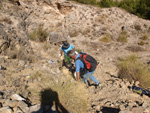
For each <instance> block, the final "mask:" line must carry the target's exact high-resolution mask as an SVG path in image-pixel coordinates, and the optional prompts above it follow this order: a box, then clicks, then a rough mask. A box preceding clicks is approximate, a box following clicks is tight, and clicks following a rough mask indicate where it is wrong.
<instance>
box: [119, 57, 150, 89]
mask: <svg viewBox="0 0 150 113" xmlns="http://www.w3.org/2000/svg"><path fill="white" fill-rule="evenodd" d="M118 68H119V74H118V76H119V77H120V78H126V79H128V80H129V81H130V82H131V81H132V80H135V81H139V82H140V85H141V86H142V87H145V88H147V87H150V82H149V81H150V70H149V69H148V67H147V66H146V65H144V64H143V63H142V62H140V61H139V60H138V58H137V56H136V55H130V56H128V57H125V58H120V59H119V62H118Z"/></svg>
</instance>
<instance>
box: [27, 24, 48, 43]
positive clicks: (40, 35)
mask: <svg viewBox="0 0 150 113" xmlns="http://www.w3.org/2000/svg"><path fill="white" fill-rule="evenodd" d="M29 36H30V39H31V40H33V41H40V42H44V41H46V38H47V36H48V31H47V30H46V29H44V28H43V26H41V25H39V26H38V28H37V29H35V30H34V31H33V32H31V33H30V34H29Z"/></svg>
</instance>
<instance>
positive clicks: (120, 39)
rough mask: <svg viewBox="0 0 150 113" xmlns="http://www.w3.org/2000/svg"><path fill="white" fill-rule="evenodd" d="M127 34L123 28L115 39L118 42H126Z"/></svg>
mask: <svg viewBox="0 0 150 113" xmlns="http://www.w3.org/2000/svg"><path fill="white" fill-rule="evenodd" d="M127 36H128V34H127V32H126V31H125V30H123V31H122V32H121V34H120V35H119V37H118V39H117V41H118V42H123V43H126V42H128V39H127Z"/></svg>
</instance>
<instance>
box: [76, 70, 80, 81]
mask: <svg viewBox="0 0 150 113" xmlns="http://www.w3.org/2000/svg"><path fill="white" fill-rule="evenodd" d="M76 75H77V78H76V79H77V81H79V80H80V72H76Z"/></svg>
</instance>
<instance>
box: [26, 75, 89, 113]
mask: <svg viewBox="0 0 150 113" xmlns="http://www.w3.org/2000/svg"><path fill="white" fill-rule="evenodd" d="M38 73H39V72H38ZM33 76H34V77H35V78H36V79H37V78H38V79H39V77H41V81H40V82H37V83H33V82H32V83H30V84H29V87H28V90H29V91H30V92H31V101H32V102H33V103H44V104H46V103H53V104H54V103H55V104H56V106H58V108H60V107H61V106H63V108H65V109H66V110H67V111H68V112H69V113H71V112H72V111H73V112H74V113H86V112H87V108H88V102H87V95H86V94H87V91H86V88H85V86H84V84H83V83H82V82H77V81H75V80H74V79H73V78H70V77H71V75H63V76H62V75H60V76H58V78H57V77H54V75H50V74H45V73H44V72H42V73H41V72H40V74H36V75H33ZM55 76H56V75H55ZM44 92H45V93H44ZM42 95H44V97H43V96H42ZM60 105H61V106H60ZM64 113H65V112H64Z"/></svg>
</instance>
